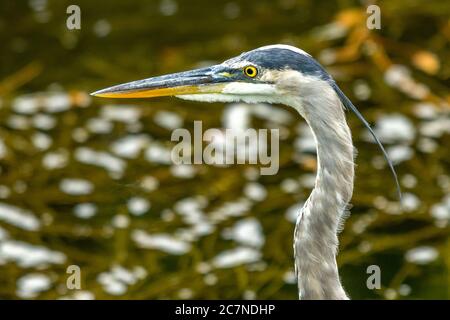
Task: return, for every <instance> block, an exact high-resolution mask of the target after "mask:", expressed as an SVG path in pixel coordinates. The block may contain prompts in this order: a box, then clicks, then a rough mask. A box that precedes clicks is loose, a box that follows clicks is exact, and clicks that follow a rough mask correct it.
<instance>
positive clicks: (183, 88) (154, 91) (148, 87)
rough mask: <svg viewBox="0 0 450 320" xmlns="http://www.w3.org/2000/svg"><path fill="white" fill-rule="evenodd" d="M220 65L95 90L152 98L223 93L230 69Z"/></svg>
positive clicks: (112, 95) (108, 95)
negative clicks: (227, 69)
mask: <svg viewBox="0 0 450 320" xmlns="http://www.w3.org/2000/svg"><path fill="white" fill-rule="evenodd" d="M220 69H222V67H220V66H213V67H208V68H201V69H196V70H191V71H185V72H179V73H174V74H169V75H164V76H159V77H153V78H148V79H143V80H137V81H132V82H128V83H123V84H119V85H116V86H113V87H109V88H106V89H102V90H99V91H96V92H93V93H91V95H93V96H97V97H104V98H152V97H162V96H177V95H187V94H199V93H221V92H222V89H223V88H224V86H225V85H226V83H227V82H231V79H230V77H229V76H228V74H227V72H221V71H223V70H220Z"/></svg>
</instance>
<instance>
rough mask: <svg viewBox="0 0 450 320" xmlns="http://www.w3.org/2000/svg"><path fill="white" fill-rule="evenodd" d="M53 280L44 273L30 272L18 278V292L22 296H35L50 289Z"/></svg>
mask: <svg viewBox="0 0 450 320" xmlns="http://www.w3.org/2000/svg"><path fill="white" fill-rule="evenodd" d="M51 286H52V281H51V280H50V277H49V276H47V275H45V274H43V273H29V274H26V275H24V276H22V277H20V278H19V279H18V280H17V290H16V294H17V296H19V297H20V298H23V299H30V298H35V297H36V296H38V295H39V293H41V292H43V291H46V290H48V289H50V287H51Z"/></svg>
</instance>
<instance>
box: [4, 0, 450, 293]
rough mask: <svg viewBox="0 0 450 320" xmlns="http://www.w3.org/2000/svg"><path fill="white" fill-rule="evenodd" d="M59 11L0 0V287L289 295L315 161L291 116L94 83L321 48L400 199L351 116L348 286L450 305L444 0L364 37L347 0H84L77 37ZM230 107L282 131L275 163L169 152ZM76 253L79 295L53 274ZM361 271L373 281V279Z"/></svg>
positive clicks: (388, 11)
mask: <svg viewBox="0 0 450 320" xmlns="http://www.w3.org/2000/svg"><path fill="white" fill-rule="evenodd" d="M70 4H72V3H71V2H67V1H39V0H34V1H2V2H1V3H0V43H1V50H0V65H1V69H0V97H1V98H0V298H3V299H16V298H41V299H42V298H50V299H53V298H61V297H65V298H67V297H75V298H92V297H95V298H97V299H101V298H119V299H123V298H131V299H156V298H170V299H177V298H197V299H215V298H223V299H241V298H245V299H251V298H259V299H296V298H297V289H296V285H295V283H293V281H292V277H293V273H292V272H293V253H292V237H293V229H294V224H293V222H292V213H295V212H297V210H298V209H297V207H299V204H301V203H302V202H303V201H305V200H306V198H307V196H308V194H309V192H310V188H311V180H312V179H313V178H314V170H315V165H316V163H315V156H314V153H313V152H311V150H307V148H304V147H303V146H304V144H303V143H307V142H308V136H307V131H305V129H304V121H303V120H302V119H301V118H300V117H299V116H298V115H297V114H296V112H294V111H293V110H290V109H289V108H287V107H284V106H273V107H267V106H252V105H249V106H242V105H241V106H236V105H235V106H232V105H229V104H220V103H214V104H201V103H195V102H188V101H181V100H176V99H175V98H160V99H155V100H151V101H149V100H124V101H117V100H106V99H98V98H94V99H92V98H90V97H89V96H88V95H87V93H88V92H92V91H95V90H98V89H100V88H103V87H106V86H110V85H113V84H118V83H122V82H126V81H131V80H137V79H141V78H145V77H149V76H153V75H158V74H164V73H170V72H175V71H181V70H186V69H189V68H193V67H197V66H199V65H207V64H213V63H217V62H220V61H222V60H224V59H226V58H229V57H232V56H235V55H238V54H239V53H241V52H242V51H245V50H250V49H253V48H256V47H259V46H262V45H267V44H272V43H287V44H292V45H295V46H298V47H301V48H302V49H304V50H305V51H308V52H309V53H311V54H312V55H313V56H314V57H316V58H318V59H319V60H320V61H321V62H322V63H323V64H324V65H325V67H326V69H327V70H328V71H329V72H330V73H332V74H333V76H334V77H335V79H336V80H337V82H338V83H339V85H340V86H341V88H342V89H343V91H344V92H346V94H347V95H348V96H349V97H350V98H351V100H352V101H353V102H354V103H355V105H357V106H358V108H359V109H360V110H361V112H362V113H363V114H364V115H365V116H366V118H367V119H368V120H369V122H371V123H373V124H375V129H376V130H377V132H378V133H379V135H380V136H381V138H382V140H383V142H384V143H385V145H386V147H387V149H388V150H389V152H390V154H391V156H392V157H393V158H394V160H396V162H398V164H397V165H396V168H397V172H398V175H399V179H400V181H401V184H402V188H403V192H404V200H405V205H404V208H403V210H400V209H399V206H398V203H397V202H396V198H395V185H394V183H393V180H392V177H391V175H390V173H389V170H388V169H387V168H386V166H385V164H384V162H383V160H382V157H381V154H380V152H379V150H378V149H377V147H376V145H374V144H373V143H371V140H370V139H366V135H365V134H366V133H365V130H364V129H363V127H362V125H361V123H359V122H358V121H357V119H356V118H355V117H353V116H352V115H350V114H349V115H348V118H349V125H350V127H351V128H352V132H353V137H354V142H355V145H356V147H357V149H358V151H359V152H358V157H357V159H356V163H357V176H356V181H355V192H354V196H353V200H352V205H353V207H352V209H351V212H352V215H351V216H350V217H349V219H348V220H347V222H346V224H345V229H344V231H343V232H342V233H341V234H340V242H341V244H340V254H339V256H338V263H339V264H340V271H341V277H342V281H343V283H344V287H345V288H346V290H347V291H348V293H349V295H350V296H351V297H352V298H355V299H358V298H359V299H366V298H371V299H373V298H375V299H385V298H389V299H411V298H412V299H417V298H420V299H423V298H425V299H431V298H439V299H448V298H449V293H450V292H449V285H450V275H449V268H450V255H449V243H450V242H449V241H450V240H449V237H448V235H449V219H450V162H449V156H450V154H449V150H450V129H449V128H450V118H449V113H448V110H449V107H448V103H449V101H450V95H449V90H448V88H449V76H450V65H449V63H448V57H449V56H450V48H449V40H450V22H449V20H448V17H449V14H450V4H449V3H448V2H445V1H423V2H414V3H411V2H410V1H389V2H387V1H386V2H385V3H384V2H382V3H381V4H380V6H381V18H382V20H381V25H382V28H381V29H380V30H375V31H372V32H369V31H368V30H367V28H366V26H365V19H366V13H365V8H364V7H362V6H360V5H359V2H353V1H330V2H325V1H323V2H322V1H306V0H304V1H295V0H280V1H189V2H187V1H173V0H164V1H146V2H143V1H95V2H94V1H77V4H78V5H79V6H80V8H81V30H72V31H71V30H68V29H67V28H66V19H67V17H68V15H67V14H66V8H67V6H68V5H70ZM399 66H401V67H399ZM404 68H407V69H406V70H409V73H408V72H405V71H404V70H405V69H404ZM424 86H425V87H424ZM446 103H447V104H446ZM242 112H244V114H248V118H247V120H248V121H249V126H250V127H252V128H279V129H280V130H281V132H283V133H284V134H283V138H282V140H281V143H280V170H279V172H278V174H277V175H274V176H258V174H255V172H256V173H257V172H259V170H258V166H251V165H233V166H229V167H226V168H222V167H214V166H208V165H195V166H188V167H183V168H181V169H180V168H175V166H173V165H171V163H170V161H169V162H168V161H167V152H170V150H171V147H172V146H173V145H174V143H173V142H171V140H170V137H171V132H172V130H173V129H174V128H176V127H180V126H181V127H185V128H187V129H189V130H192V128H193V122H194V120H202V121H203V127H204V128H205V129H206V128H224V127H225V126H226V125H227V124H230V123H233V122H234V121H239V120H242V119H241V117H242ZM234 117H237V118H234ZM227 119H228V120H227ZM305 132H306V133H305ZM309 141H310V140H309ZM224 254H225V257H228V259H230V260H227V261H231V262H230V264H231V265H227V264H226V262H227V261H225V262H223V260H221V259H222V258H223V257H224ZM69 265H77V266H79V267H80V270H81V289H82V290H81V291H77V290H69V289H68V288H67V286H66V280H67V278H68V274H67V273H66V269H67V267H68V266H69ZM370 265H377V266H379V267H380V270H381V285H382V288H381V289H380V290H369V289H368V288H367V286H366V280H367V277H368V274H367V272H366V270H367V267H368V266H370Z"/></svg>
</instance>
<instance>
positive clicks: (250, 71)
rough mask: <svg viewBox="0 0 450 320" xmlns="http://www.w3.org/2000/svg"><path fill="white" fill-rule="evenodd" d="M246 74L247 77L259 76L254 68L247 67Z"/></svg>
mask: <svg viewBox="0 0 450 320" xmlns="http://www.w3.org/2000/svg"><path fill="white" fill-rule="evenodd" d="M244 73H245V75H246V76H248V77H250V78H254V77H256V75H257V74H258V69H256V68H255V67H254V66H247V67H245V68H244Z"/></svg>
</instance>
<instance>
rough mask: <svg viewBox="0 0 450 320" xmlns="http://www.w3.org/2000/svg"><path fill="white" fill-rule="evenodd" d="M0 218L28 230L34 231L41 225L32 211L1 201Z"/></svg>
mask: <svg viewBox="0 0 450 320" xmlns="http://www.w3.org/2000/svg"><path fill="white" fill-rule="evenodd" d="M0 220H1V221H4V222H6V223H9V224H10V225H13V226H15V227H18V228H21V229H24V230H29V231H36V230H38V229H39V227H40V226H41V223H40V221H39V219H38V218H37V217H36V216H35V215H34V214H33V213H32V212H30V211H28V210H25V209H22V208H19V207H16V206H13V205H10V204H6V203H1V202H0Z"/></svg>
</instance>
